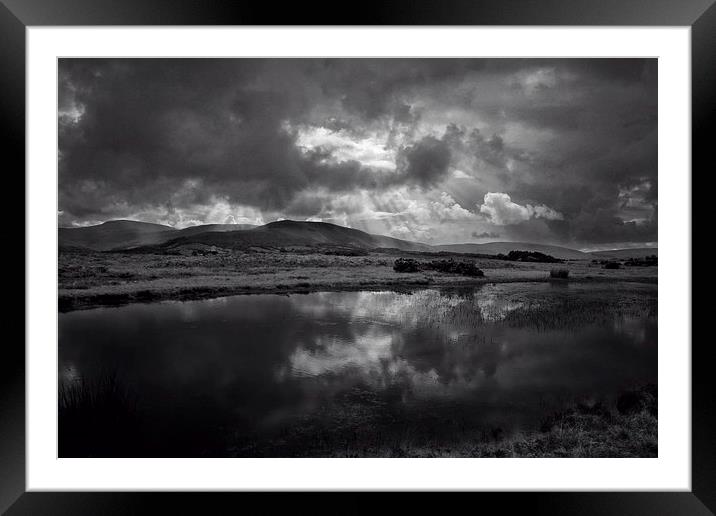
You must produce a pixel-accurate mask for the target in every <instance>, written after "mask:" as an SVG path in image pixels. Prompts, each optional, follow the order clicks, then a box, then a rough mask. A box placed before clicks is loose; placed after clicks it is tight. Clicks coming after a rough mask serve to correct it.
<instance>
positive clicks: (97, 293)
mask: <svg viewBox="0 0 716 516" xmlns="http://www.w3.org/2000/svg"><path fill="white" fill-rule="evenodd" d="M406 275H407V274H406ZM410 279H412V281H408V280H410ZM625 282H626V283H645V284H657V278H656V277H639V276H635V277H628V278H616V277H615V278H596V277H591V278H584V277H582V278H574V279H569V280H563V279H554V278H530V277H519V276H516V277H513V278H504V277H503V278H489V277H482V278H469V279H468V278H456V277H455V276H447V275H445V276H444V277H431V278H429V279H427V280H426V278H424V277H421V278H414V279H413V278H406V281H403V282H396V281H395V280H390V281H375V282H357V283H356V282H345V283H328V284H308V285H306V283H296V284H293V285H286V284H277V285H234V286H208V285H206V286H192V287H182V286H181V285H173V286H171V287H170V288H167V287H166V286H165V287H164V288H158V289H151V288H144V287H146V286H145V285H142V286H141V288H139V287H138V288H136V289H131V290H126V291H122V292H116V291H112V289H92V290H91V291H89V292H83V291H81V290H80V291H77V290H75V291H72V292H65V293H62V292H61V293H60V294H59V296H58V310H59V312H60V313H67V312H73V311H76V310H90V309H93V308H100V307H119V306H125V305H130V304H134V303H155V302H162V301H198V300H205V299H216V298H222V297H229V296H236V295H260V294H285V295H289V294H310V293H313V292H355V291H378V290H388V291H392V292H411V291H414V290H417V289H422V288H441V289H443V288H462V287H474V286H479V285H487V284H500V283H557V284H564V283H599V284H604V283H625Z"/></svg>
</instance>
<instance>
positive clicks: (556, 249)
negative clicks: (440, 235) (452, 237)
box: [433, 242, 591, 260]
mask: <svg viewBox="0 0 716 516" xmlns="http://www.w3.org/2000/svg"><path fill="white" fill-rule="evenodd" d="M433 247H435V248H437V249H440V250H442V251H448V252H451V253H474V254H507V253H509V252H510V251H537V252H539V253H543V254H547V255H549V256H553V257H554V258H559V259H561V260H587V259H589V258H591V256H589V254H587V253H583V252H582V251H577V250H576V249H570V248H568V247H560V246H556V245H546V244H532V243H529V242H489V243H486V244H447V245H436V246H433Z"/></svg>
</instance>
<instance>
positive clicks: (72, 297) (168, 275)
mask: <svg viewBox="0 0 716 516" xmlns="http://www.w3.org/2000/svg"><path fill="white" fill-rule="evenodd" d="M193 253H194V252H193V251H189V252H187V253H185V254H174V255H168V254H140V253H131V252H93V251H80V250H63V251H61V252H60V253H59V267H58V282H59V285H58V296H59V297H58V301H59V309H60V311H63V312H65V311H70V310H76V309H81V308H90V307H95V306H101V305H120V304H126V303H132V302H147V301H159V300H170V299H173V300H182V299H202V298H211V297H220V296H228V295H234V294H257V293H276V292H281V293H292V292H312V291H320V290H323V291H327V290H371V289H386V288H387V289H398V290H399V289H412V288H415V287H420V286H427V285H430V286H446V287H447V286H459V285H475V284H480V283H503V282H512V281H550V270H551V269H553V268H555V267H558V268H566V269H568V270H569V281H581V282H584V281H587V282H589V281H612V280H614V281H638V282H646V283H656V281H657V267H623V268H621V269H616V270H612V269H604V268H603V267H602V265H600V264H598V263H592V262H590V261H588V260H578V261H568V262H566V263H564V264H551V263H521V262H509V261H504V260H495V259H489V258H478V257H474V256H470V255H458V254H456V255H452V257H454V258H455V259H457V260H461V261H471V262H474V263H475V264H476V265H477V267H479V268H480V269H482V270H483V271H484V273H485V275H484V277H479V278H475V277H466V276H461V275H456V274H448V273H441V272H436V271H420V272H415V273H398V272H395V271H394V270H393V263H394V262H395V260H396V259H397V258H399V257H405V256H409V257H411V258H414V259H417V260H419V261H420V260H426V261H427V260H432V259H435V258H440V259H446V258H450V257H451V256H450V255H447V254H445V253H443V254H439V255H437V254H431V253H405V252H401V251H398V250H385V251H374V252H370V253H365V254H360V255H358V256H345V255H336V254H326V253H321V252H316V251H315V250H310V249H309V250H307V249H284V250H257V251H248V252H246V251H231V250H223V249H221V250H218V251H215V250H212V252H209V253H207V252H205V251H199V252H197V253H196V254H193Z"/></svg>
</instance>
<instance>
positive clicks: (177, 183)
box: [58, 59, 658, 247]
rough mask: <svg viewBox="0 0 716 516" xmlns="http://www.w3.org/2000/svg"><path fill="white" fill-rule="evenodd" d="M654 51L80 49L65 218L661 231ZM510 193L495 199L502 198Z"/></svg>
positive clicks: (451, 229) (70, 98) (510, 235)
mask: <svg viewBox="0 0 716 516" xmlns="http://www.w3.org/2000/svg"><path fill="white" fill-rule="evenodd" d="M656 66H657V65H656V60H654V59H61V60H60V64H59V113H58V124H59V206H60V213H59V222H60V224H61V225H82V224H90V223H96V222H101V221H104V220H108V219H112V218H135V219H138V220H147V221H150V222H162V223H169V224H173V225H176V226H184V225H190V224H196V223H209V222H253V223H261V222H268V221H270V220H275V219H277V218H300V219H311V220H326V221H331V222H336V223H340V224H346V225H350V226H352V227H356V228H358V229H364V230H369V231H372V232H376V233H385V234H390V235H392V236H398V237H401V238H411V239H416V240H423V241H427V242H435V243H442V242H462V241H469V240H470V239H472V238H478V239H480V238H483V239H486V238H497V237H498V236H499V237H501V238H502V239H505V240H513V239H514V240H518V239H524V238H529V239H530V240H535V239H540V240H542V241H545V242H549V243H562V244H569V245H573V246H577V247H579V246H582V247H586V246H591V245H598V244H606V243H639V242H654V241H656V239H657V212H658V204H657V203H658V201H657V192H658V189H657V117H656V113H657V85H656V75H657V74H656ZM488 194H490V195H488Z"/></svg>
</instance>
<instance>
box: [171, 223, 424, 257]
mask: <svg viewBox="0 0 716 516" xmlns="http://www.w3.org/2000/svg"><path fill="white" fill-rule="evenodd" d="M188 244H204V245H213V246H217V247H223V248H228V249H245V248H249V247H290V246H317V245H332V246H350V247H359V248H367V249H372V248H379V247H391V248H397V249H401V250H405V251H422V250H429V249H430V246H428V245H427V244H420V243H417V242H409V241H407V240H400V239H397V238H391V237H386V236H381V235H371V234H370V233H366V232H364V231H360V230H358V229H352V228H346V227H343V226H338V225H336V224H330V223H327V222H298V221H293V220H282V221H278V222H270V223H268V224H266V225H264V226H259V227H257V228H254V229H249V230H246V231H231V232H222V233H218V232H214V233H200V234H197V235H191V236H181V237H179V238H174V239H171V240H169V241H167V242H164V243H163V244H161V247H163V248H168V247H176V246H181V245H188Z"/></svg>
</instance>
